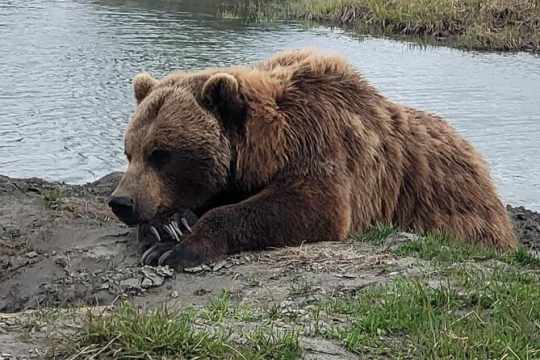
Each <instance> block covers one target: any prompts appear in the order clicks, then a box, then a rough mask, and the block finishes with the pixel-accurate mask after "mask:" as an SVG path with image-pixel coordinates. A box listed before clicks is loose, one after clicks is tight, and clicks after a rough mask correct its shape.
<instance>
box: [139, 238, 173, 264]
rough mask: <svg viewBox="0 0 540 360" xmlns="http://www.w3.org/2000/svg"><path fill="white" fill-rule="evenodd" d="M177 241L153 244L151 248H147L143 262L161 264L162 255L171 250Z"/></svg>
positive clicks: (142, 258)
mask: <svg viewBox="0 0 540 360" xmlns="http://www.w3.org/2000/svg"><path fill="white" fill-rule="evenodd" d="M175 245H177V243H175V242H165V243H160V244H156V245H154V246H152V247H151V248H150V249H148V250H146V251H145V252H144V254H143V256H142V257H141V264H142V265H143V266H144V265H150V266H156V265H159V260H160V259H161V257H162V255H164V254H166V253H168V252H169V251H171V250H172V249H173V248H174V247H175Z"/></svg>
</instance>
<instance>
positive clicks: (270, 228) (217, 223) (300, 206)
mask: <svg viewBox="0 0 540 360" xmlns="http://www.w3.org/2000/svg"><path fill="white" fill-rule="evenodd" d="M326 184H328V183H326ZM319 189H324V190H319ZM347 194H348V192H347V190H346V188H345V187H337V186H336V187H334V188H333V189H329V187H328V185H326V187H324V186H321V185H320V184H317V185H313V186H309V187H308V186H307V185H306V184H304V186H298V185H297V186H294V187H292V186H290V187H288V188H285V187H281V188H279V187H277V186H276V187H273V188H267V189H265V190H263V191H262V192H261V193H259V194H257V195H255V196H253V197H251V198H249V199H247V200H245V201H243V202H240V203H238V204H234V205H226V206H222V207H218V208H215V209H213V210H210V211H209V212H207V213H206V214H205V215H203V216H202V217H201V218H200V219H199V221H198V222H197V223H196V224H195V225H194V227H193V232H192V233H191V234H189V235H187V236H186V237H185V238H184V239H183V240H182V241H181V242H180V243H174V242H167V243H161V244H156V245H155V246H154V247H152V248H150V249H149V250H148V251H146V253H145V254H144V255H143V257H142V262H143V264H147V265H169V266H171V267H179V268H186V267H192V266H196V265H199V264H201V263H204V262H213V261H217V260H219V259H222V258H224V257H226V256H227V255H229V254H234V253H237V252H240V251H253V250H261V249H265V248H269V247H283V246H296V245H300V244H301V243H303V242H317V241H332V240H342V239H344V238H346V236H347V235H348V232H349V229H350V223H351V211H350V206H349V202H348V201H347V199H348V197H347V196H348V195H347Z"/></svg>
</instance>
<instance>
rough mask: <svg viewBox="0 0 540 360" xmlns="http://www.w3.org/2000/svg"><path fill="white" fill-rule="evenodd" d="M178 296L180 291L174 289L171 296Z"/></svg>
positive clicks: (174, 297)
mask: <svg viewBox="0 0 540 360" xmlns="http://www.w3.org/2000/svg"><path fill="white" fill-rule="evenodd" d="M177 297H178V291H173V292H172V293H171V298H173V299H176V298H177Z"/></svg>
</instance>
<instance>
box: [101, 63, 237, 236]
mask: <svg viewBox="0 0 540 360" xmlns="http://www.w3.org/2000/svg"><path fill="white" fill-rule="evenodd" d="M133 88H134V95H135V99H136V101H137V108H136V110H135V112H134V114H133V116H132V118H131V120H130V122H129V124H128V126H127V129H126V131H125V135H124V148H125V155H126V157H127V160H128V162H129V165H128V168H127V170H126V172H125V173H124V175H123V177H122V179H121V181H120V183H119V184H118V187H117V188H116V190H115V191H114V192H113V193H112V194H111V196H110V198H109V206H110V207H111V209H112V211H113V212H114V214H115V215H116V216H117V217H118V218H119V219H120V220H122V221H123V222H124V223H126V224H127V225H130V226H133V225H136V224H143V223H148V222H150V221H152V220H154V219H158V218H160V217H166V216H169V215H171V214H172V213H174V212H175V211H176V210H178V209H180V208H189V209H196V208H198V207H200V206H202V205H203V204H204V203H205V202H207V201H208V200H209V199H210V198H211V197H213V196H214V195H216V194H218V193H220V192H222V191H224V189H225V188H226V187H227V186H228V183H229V181H230V170H231V162H233V161H234V156H233V152H234V144H233V142H234V141H235V137H237V135H238V134H239V127H240V126H241V124H242V122H243V121H244V119H245V117H246V110H245V100H244V97H243V96H242V94H241V92H240V90H239V83H238V80H237V78H236V77H235V76H233V75H231V74H228V73H225V72H218V71H213V72H201V73H198V74H174V75H170V76H169V77H165V78H163V79H161V80H156V79H154V78H153V77H152V76H150V75H149V74H147V73H142V74H139V75H137V76H136V77H135V79H134V81H133Z"/></svg>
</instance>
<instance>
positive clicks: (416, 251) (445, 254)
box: [355, 224, 540, 269]
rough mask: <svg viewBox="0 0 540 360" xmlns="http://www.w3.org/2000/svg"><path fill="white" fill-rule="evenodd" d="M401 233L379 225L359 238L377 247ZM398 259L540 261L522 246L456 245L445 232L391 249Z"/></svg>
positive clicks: (526, 263) (529, 264)
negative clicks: (501, 247)
mask: <svg viewBox="0 0 540 360" xmlns="http://www.w3.org/2000/svg"><path fill="white" fill-rule="evenodd" d="M398 232H399V230H398V229H396V228H395V227H393V226H388V225H384V224H377V225H375V226H373V227H371V228H370V229H369V230H368V231H367V232H366V233H364V234H360V235H356V236H355V238H356V239H357V240H360V241H369V242H372V243H374V244H375V245H379V246H380V245H384V244H385V241H386V240H387V239H388V238H389V237H390V236H392V235H394V234H396V233H398ZM392 251H393V252H394V253H395V254H396V255H398V256H415V257H418V258H420V259H423V260H435V261H438V262H463V261H484V260H490V259H496V260H500V261H503V262H505V263H508V264H510V265H519V266H525V267H528V268H533V269H540V258H538V257H535V256H534V255H533V254H532V253H531V252H530V251H529V250H528V249H527V248H526V247H525V246H523V245H520V246H519V247H518V248H517V249H516V250H514V251H499V250H495V249H492V248H488V247H485V246H481V245H474V244H463V243H459V242H457V241H456V240H455V239H454V238H453V237H452V236H451V235H449V234H447V233H444V232H431V233H428V234H425V235H424V236H418V237H417V239H411V240H408V241H406V242H404V243H403V244H400V245H398V246H396V247H395V248H394V249H393V250H392Z"/></svg>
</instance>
